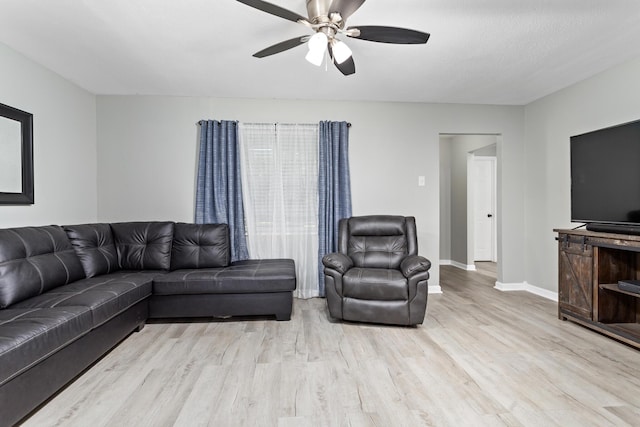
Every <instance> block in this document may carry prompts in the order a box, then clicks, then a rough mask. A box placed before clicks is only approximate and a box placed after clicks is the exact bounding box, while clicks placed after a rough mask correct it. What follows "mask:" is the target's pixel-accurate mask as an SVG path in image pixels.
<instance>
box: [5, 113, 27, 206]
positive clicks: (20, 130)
mask: <svg viewBox="0 0 640 427" xmlns="http://www.w3.org/2000/svg"><path fill="white" fill-rule="evenodd" d="M32 204H33V114H31V113H27V112H26V111H22V110H18V109H17V108H13V107H9V106H8V105H4V104H0V205H32Z"/></svg>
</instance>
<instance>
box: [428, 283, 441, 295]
mask: <svg viewBox="0 0 640 427" xmlns="http://www.w3.org/2000/svg"><path fill="white" fill-rule="evenodd" d="M427 292H428V293H430V294H441V293H442V288H441V287H440V285H429V286H427Z"/></svg>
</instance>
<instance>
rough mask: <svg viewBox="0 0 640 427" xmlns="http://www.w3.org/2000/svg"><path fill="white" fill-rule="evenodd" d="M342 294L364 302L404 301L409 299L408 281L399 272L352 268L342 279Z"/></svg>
mask: <svg viewBox="0 0 640 427" xmlns="http://www.w3.org/2000/svg"><path fill="white" fill-rule="evenodd" d="M342 294H343V296H345V297H348V298H356V299H364V300H381V301H389V300H403V301H406V300H408V298H409V288H408V286H407V279H406V278H405V277H404V276H403V275H402V273H401V272H400V271H399V270H387V269H383V268H352V269H351V270H349V271H347V273H346V274H345V275H344V276H343V278H342Z"/></svg>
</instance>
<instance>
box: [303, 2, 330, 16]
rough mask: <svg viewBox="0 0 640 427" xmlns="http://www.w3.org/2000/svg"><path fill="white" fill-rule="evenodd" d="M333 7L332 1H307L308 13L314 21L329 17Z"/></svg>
mask: <svg viewBox="0 0 640 427" xmlns="http://www.w3.org/2000/svg"><path fill="white" fill-rule="evenodd" d="M330 6H331V0H307V13H308V14H309V19H310V20H311V21H313V20H314V19H315V18H318V17H321V16H326V17H328V16H329V7H330Z"/></svg>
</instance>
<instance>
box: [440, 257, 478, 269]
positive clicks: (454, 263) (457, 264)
mask: <svg viewBox="0 0 640 427" xmlns="http://www.w3.org/2000/svg"><path fill="white" fill-rule="evenodd" d="M440 265H452V266H454V267H456V268H459V269H461V270H466V271H476V266H475V265H466V264H463V263H461V262H458V261H454V260H451V259H441V260H440Z"/></svg>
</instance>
